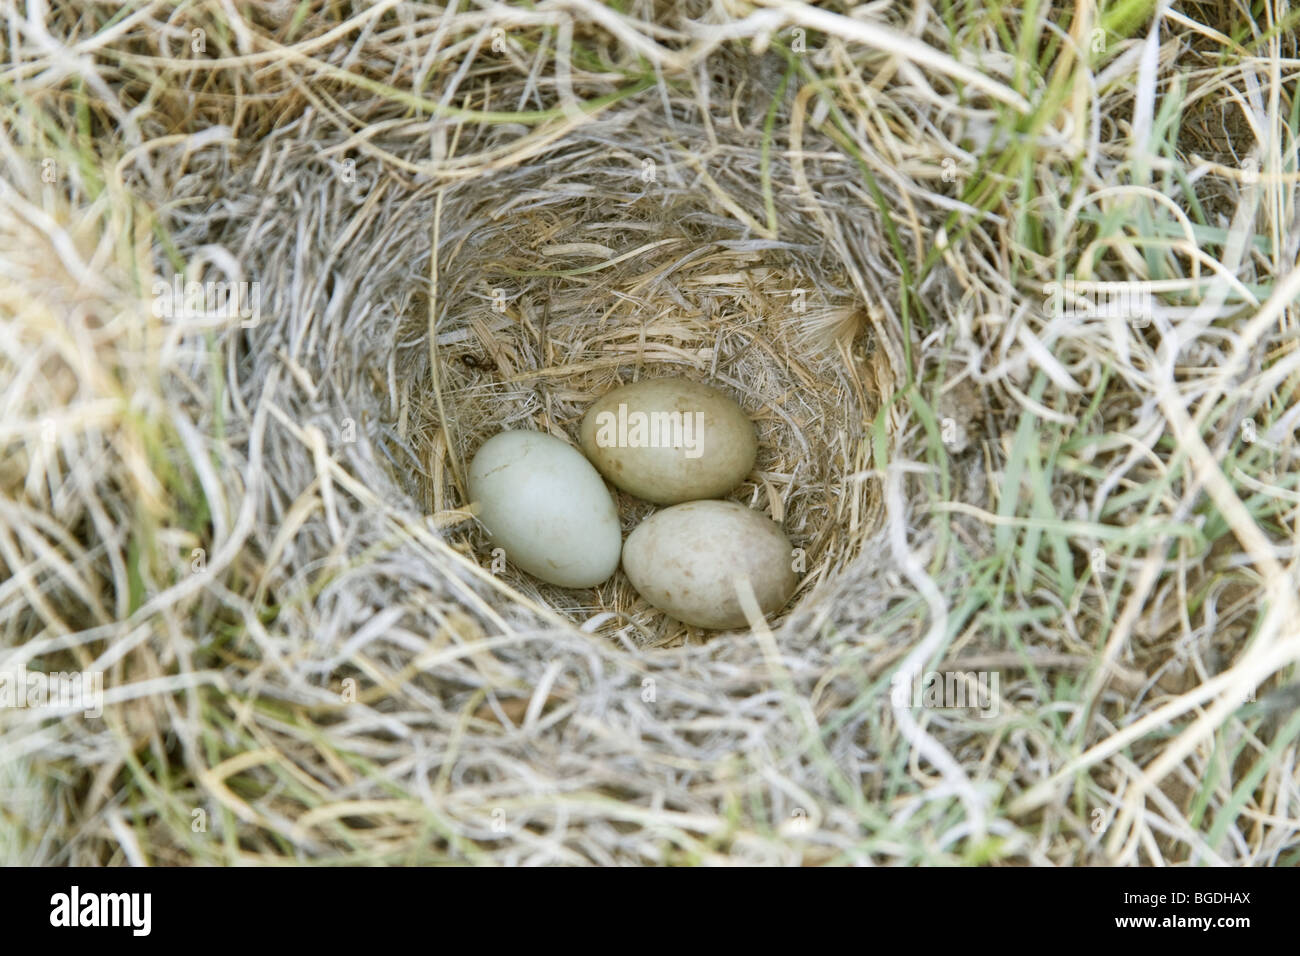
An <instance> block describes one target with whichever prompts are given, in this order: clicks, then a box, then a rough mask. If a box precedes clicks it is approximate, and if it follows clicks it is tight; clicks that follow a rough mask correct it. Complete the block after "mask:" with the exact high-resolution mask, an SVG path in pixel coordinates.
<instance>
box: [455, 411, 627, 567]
mask: <svg viewBox="0 0 1300 956" xmlns="http://www.w3.org/2000/svg"><path fill="white" fill-rule="evenodd" d="M469 493H470V498H471V499H472V501H473V502H474V504H475V505H476V506H477V508H478V519H479V521H481V522H482V523H483V527H485V528H486V529H487V530H488V533H489V534H490V535H491V536H492V543H493V546H500V547H502V548H504V549H505V552H506V560H508V561H510V562H511V563H512V564H514V565H515V566H516V567H518V568H521V569H523V570H524V571H527V572H528V573H529V574H531V575H533V576H535V577H538V578H541V579H542V580H543V581H548V582H550V583H551V584H558V585H559V586H560V587H565V588H586V587H594V586H595V585H597V584H600V583H601V582H602V581H604V580H606V579H607V578H608V577H609V576H610V575H611V574H613V573H614V570H615V569H616V568H617V567H618V558H619V553H620V551H621V550H622V544H623V533H622V529H621V527H620V525H619V520H618V509H617V508H615V506H614V499H613V498H612V497H611V496H610V493H609V489H608V488H606V487H605V482H604V481H602V480H601V477H600V475H599V474H598V473H597V472H596V469H595V468H593V467H592V466H591V463H590V462H589V461H587V459H585V458H583V457H582V453H581V452H579V451H578V450H577V449H576V448H573V447H571V446H570V445H567V444H565V443H564V442H562V441H560V440H559V439H558V438H553V437H552V436H550V435H546V434H543V433H542V432H531V431H506V432H501V433H500V434H498V435H494V436H493V437H491V438H489V439H488V440H487V441H486V442H484V443H483V445H482V447H481V448H479V450H478V452H477V454H475V455H474V460H473V461H472V462H471V463H470V466H469Z"/></svg>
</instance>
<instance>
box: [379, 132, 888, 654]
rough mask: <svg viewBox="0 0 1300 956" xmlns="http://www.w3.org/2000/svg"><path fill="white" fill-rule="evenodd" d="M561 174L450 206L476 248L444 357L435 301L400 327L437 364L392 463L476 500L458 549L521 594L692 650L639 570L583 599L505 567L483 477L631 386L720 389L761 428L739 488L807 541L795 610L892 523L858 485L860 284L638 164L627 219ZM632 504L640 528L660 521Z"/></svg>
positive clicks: (444, 277) (453, 290)
mask: <svg viewBox="0 0 1300 956" xmlns="http://www.w3.org/2000/svg"><path fill="white" fill-rule="evenodd" d="M561 152H563V151H561ZM546 170H547V167H546V166H545V165H543V166H542V167H541V168H540V169H539V175H538V176H537V180H538V182H537V185H536V186H535V187H534V188H532V189H531V190H524V191H523V201H520V202H515V203H513V204H511V205H513V208H511V209H509V210H508V211H503V210H502V209H501V203H499V202H493V201H492V200H491V199H487V200H484V199H481V198H479V197H482V196H487V197H495V196H498V195H499V192H498V190H497V188H496V186H495V184H494V183H493V181H492V178H491V177H485V178H484V179H483V180H481V181H476V182H475V183H474V184H473V185H472V187H465V188H464V191H465V193H467V194H468V195H466V196H465V197H464V198H463V199H462V198H460V197H455V198H453V199H452V201H451V203H450V205H451V206H452V207H453V208H455V209H457V210H459V209H461V208H463V206H464V205H469V206H471V207H472V208H473V210H474V213H475V215H472V216H469V217H465V218H463V219H461V220H460V221H461V222H462V223H463V226H462V228H461V229H459V230H457V231H458V232H459V233H460V234H462V235H465V236H466V241H457V240H458V239H460V236H458V235H453V236H451V237H449V239H448V240H447V241H445V242H444V243H443V247H444V248H448V247H449V248H450V252H449V253H448V254H446V256H447V257H446V259H445V260H444V261H441V262H440V263H439V264H438V270H439V291H438V296H439V299H440V301H439V302H438V303H437V304H436V305H435V309H436V312H437V316H438V319H437V326H436V328H437V344H436V346H435V348H434V349H433V350H432V352H433V356H431V357H430V356H429V352H430V350H429V348H428V334H427V329H428V317H427V316H428V309H429V300H428V297H427V296H425V295H423V294H418V295H413V296H412V297H411V302H410V304H409V307H408V309H407V310H406V316H407V318H406V319H405V321H404V322H403V324H402V326H401V329H400V331H399V334H398V343H397V348H398V351H399V354H405V355H406V356H407V359H408V360H409V361H410V362H412V363H413V364H414V365H415V366H416V368H417V369H418V371H417V372H416V374H415V375H413V376H404V377H403V384H402V386H401V388H402V395H401V402H409V403H410V405H409V407H410V412H409V445H410V453H408V454H405V455H401V454H392V455H390V456H389V460H390V461H392V462H394V463H399V462H400V463H401V464H400V465H399V466H398V467H395V468H394V477H395V479H396V480H397V482H398V483H399V484H400V485H401V486H402V487H403V488H404V490H405V491H406V492H407V493H408V494H410V495H411V496H412V498H413V499H414V500H415V501H416V502H417V503H418V504H419V505H420V506H421V507H423V508H425V509H426V510H427V511H429V512H430V513H432V514H434V515H446V514H448V513H449V512H454V511H456V510H457V509H461V519H462V520H458V521H454V524H451V525H450V526H448V532H449V534H450V537H451V540H453V541H454V542H455V545H456V547H457V548H458V549H460V550H461V551H462V552H463V553H464V554H465V555H467V556H469V557H471V558H472V559H473V560H475V561H476V562H478V563H479V564H480V565H481V566H483V567H485V568H490V569H492V570H493V571H494V573H499V574H501V576H502V578H503V580H504V581H506V582H507V583H508V584H509V585H511V587H513V588H514V589H516V590H517V591H519V592H521V593H524V594H527V595H529V596H530V597H531V598H532V599H533V600H534V601H537V602H544V603H545V604H546V605H547V606H549V607H551V608H555V609H557V610H559V611H560V612H561V613H563V614H565V615H566V616H568V617H569V618H570V619H572V620H574V621H575V623H579V624H587V623H588V622H591V621H592V619H593V618H595V619H598V621H599V623H596V624H595V630H596V632H597V633H601V634H607V635H608V634H613V633H615V632H619V635H620V637H622V638H623V639H630V640H631V641H633V642H634V643H636V644H640V645H646V644H649V645H656V646H659V645H671V644H675V643H678V642H680V641H682V640H685V639H689V638H690V637H691V636H692V634H693V633H694V634H699V633H700V632H698V631H693V629H691V628H688V627H687V626H685V625H681V624H679V623H678V622H676V621H673V620H672V619H670V618H667V617H666V616H665V615H663V614H662V613H660V612H659V611H657V610H655V609H654V608H652V607H650V606H649V605H648V604H646V603H645V602H644V601H642V600H641V599H640V598H639V597H638V596H637V594H636V592H635V591H634V590H633V589H632V587H631V585H630V584H629V582H628V581H627V579H626V577H625V576H624V575H623V573H622V571H621V570H620V571H618V572H616V574H615V575H614V577H613V578H611V579H610V580H609V581H608V582H606V583H605V584H603V585H601V586H600V587H597V588H594V589H582V590H577V591H575V590H568V589H562V588H557V587H554V586H552V585H548V584H545V583H544V582H541V581H538V580H536V579H534V578H532V577H531V576H529V575H527V574H526V573H523V572H521V571H518V570H517V569H514V568H512V567H510V566H509V565H508V563H507V564H506V565H505V566H504V567H502V566H501V563H500V562H494V561H493V557H492V551H493V545H492V543H491V541H490V540H489V539H488V537H487V536H486V534H485V533H484V532H483V530H482V528H481V526H479V525H478V524H477V523H476V522H474V521H472V520H470V517H469V514H468V512H466V511H464V510H463V509H464V508H465V506H466V505H467V503H468V502H467V501H466V493H465V489H464V487H463V476H464V475H465V473H466V470H467V464H468V461H469V460H470V459H471V458H472V456H473V454H474V452H475V450H477V448H478V446H479V445H480V444H482V442H483V441H485V440H486V439H487V438H489V437H491V436H492V435H493V434H495V433H496V432H498V431H500V430H502V429H503V428H516V429H536V430H541V431H547V432H550V433H551V434H553V435H555V436H557V437H560V438H562V439H564V440H566V441H568V442H569V443H570V444H573V445H575V446H576V434H577V424H578V422H579V421H580V419H581V417H582V415H583V414H584V412H585V411H586V409H587V407H588V406H589V405H590V404H591V403H592V402H593V401H595V400H596V399H597V398H599V397H600V396H601V395H603V394H604V393H606V392H607V391H609V390H610V389H612V388H615V387H617V386H619V385H621V384H626V383H628V382H631V381H636V380H640V379H646V378H654V377H662V376H668V375H681V376H684V377H687V378H691V379H694V380H696V381H700V382H705V383H708V384H711V385H714V386H715V387H718V388H721V389H722V390H723V391H725V392H727V393H728V394H730V395H731V396H732V397H733V398H735V399H736V400H737V401H738V402H739V404H740V405H741V407H742V408H743V409H744V410H745V412H746V414H747V415H749V417H750V418H751V419H752V420H753V421H754V422H755V425H756V428H757V431H758V436H759V452H758V460H757V463H756V466H755V469H754V471H753V472H752V473H751V475H750V477H749V478H747V479H746V480H745V481H744V482H743V483H742V484H741V485H740V486H739V487H737V488H736V489H735V490H734V491H733V492H732V493H731V494H730V495H729V496H728V497H729V498H730V499H732V500H735V501H738V502H740V503H742V504H745V505H747V506H749V507H752V508H755V509H756V510H759V511H761V512H763V513H764V514H766V515H768V516H769V517H771V518H772V519H773V520H775V521H776V522H777V523H778V524H780V525H781V526H782V528H783V529H784V530H785V531H786V533H787V535H788V536H789V537H790V539H791V542H792V544H793V545H794V547H795V548H796V549H799V550H798V551H797V552H796V559H797V560H798V561H799V565H797V566H801V570H802V574H801V583H800V587H799V590H798V592H797V593H796V596H795V597H794V598H793V599H792V601H791V603H790V604H789V605H788V607H789V608H793V607H794V606H795V605H797V604H798V602H799V601H801V600H803V599H804V597H805V596H806V595H808V594H809V593H810V592H811V591H812V590H813V588H814V587H815V585H816V584H817V583H818V582H820V581H822V580H825V579H826V578H827V577H828V576H830V575H833V574H834V573H835V571H836V569H838V568H840V567H842V566H843V564H844V563H845V562H847V561H848V560H850V559H851V558H852V557H853V555H854V554H855V553H856V552H857V549H858V547H859V546H860V544H861V542H862V540H863V538H864V537H865V536H866V535H867V534H868V533H869V532H870V531H871V530H873V527H874V508H875V507H876V504H877V503H876V501H875V500H874V499H873V497H872V492H871V491H870V490H869V488H868V487H867V486H865V485H864V484H863V483H862V482H860V481H854V480H853V479H852V477H851V476H853V475H854V474H856V473H858V472H861V471H862V470H863V469H864V468H865V467H866V464H865V462H864V461H863V459H862V454H863V451H862V449H863V448H864V447H865V445H864V442H863V438H864V436H865V434H866V431H867V428H868V427H869V424H870V422H871V421H872V418H873V416H874V414H875V411H876V406H877V402H876V398H875V396H876V386H875V384H874V380H873V379H872V378H871V375H872V370H871V367H870V362H869V349H870V343H869V341H868V339H869V336H868V334H867V332H866V329H865V322H863V321H862V316H861V314H860V312H859V310H857V309H856V308H855V307H854V305H853V304H852V301H851V299H850V298H849V297H848V296H846V295H840V296H836V295H835V293H834V290H836V289H838V288H842V287H843V286H844V284H845V279H844V277H843V275H842V274H841V275H836V272H835V270H836V267H835V264H834V263H833V262H832V263H822V262H818V261H816V260H812V259H810V258H809V255H808V253H809V252H810V251H811V250H810V249H808V248H799V247H797V246H794V247H793V248H791V247H792V246H793V244H785V243H762V242H753V241H746V240H744V239H738V238H737V236H736V228H735V224H734V223H731V222H727V221H726V220H725V219H723V218H722V217H721V216H720V214H719V212H718V210H716V209H713V208H711V205H710V203H709V202H708V197H707V196H703V197H701V196H698V195H695V196H690V195H683V194H682V193H679V192H678V191H677V190H669V191H667V192H668V195H664V191H662V190H661V189H660V188H659V186H658V184H657V183H655V182H649V183H646V182H644V181H643V180H637V177H636V172H637V169H636V167H633V168H631V169H624V170H615V171H613V172H608V173H606V177H607V178H611V179H614V180H615V182H613V183H610V184H609V186H608V188H609V189H610V190H611V191H615V190H617V191H619V192H622V191H626V190H628V188H629V187H628V186H627V184H626V180H627V179H632V180H634V181H635V182H636V187H634V188H633V190H632V192H631V194H630V195H628V196H627V197H626V199H625V201H622V202H620V203H619V204H618V205H619V207H620V208H619V210H618V214H617V216H616V217H611V216H610V215H609V212H608V210H605V209H603V204H602V203H599V202H595V201H593V200H592V198H591V194H590V193H587V194H581V193H580V194H577V195H573V196H570V197H565V198H566V200H567V201H566V202H563V203H557V202H556V201H555V196H554V194H553V192H548V191H547V190H546V188H545V179H546V175H547V174H546ZM619 180H622V181H619ZM515 189H518V186H517V185H516V186H515ZM530 198H531V201H529V200H530ZM457 215H463V214H460V213H459V212H458V213H457ZM450 218H451V217H450V216H449V217H448V219H450ZM629 253H630V254H629ZM442 254H444V253H443V251H442V250H441V249H440V255H442ZM619 258H622V261H614V263H613V265H609V264H608V263H610V262H611V261H613V260H618V259H619ZM823 275H824V276H826V277H827V280H826V281H823V280H822V279H821V277H822V276H823ZM813 276H816V277H817V278H816V280H813V278H812V277H813ZM826 290H830V291H829V294H828V292H827V291H826ZM432 362H436V363H437V365H436V371H435V367H434V366H433V365H432V364H431V363H432ZM381 391H382V388H381ZM381 397H382V396H381ZM444 416H445V418H444ZM444 420H445V421H446V422H447V423H448V427H445V428H444V427H443V426H442V424H441V423H442V422H443V421H444ZM412 462H419V463H420V466H421V467H407V465H408V463H412ZM614 493H615V496H616V502H617V504H618V506H619V512H620V515H621V516H622V519H623V529H624V533H625V534H626V533H628V532H630V531H631V530H632V529H633V528H635V527H636V525H637V524H638V523H640V521H642V520H644V519H645V518H646V517H648V516H649V515H650V514H651V513H653V512H654V510H655V507H654V506H653V505H651V504H649V503H647V502H644V501H642V500H640V499H637V498H635V497H633V496H631V495H628V494H625V493H623V492H621V491H617V490H615V492H614ZM453 520H454V519H453ZM588 626H589V627H590V626H591V625H590V624H589V625H588Z"/></svg>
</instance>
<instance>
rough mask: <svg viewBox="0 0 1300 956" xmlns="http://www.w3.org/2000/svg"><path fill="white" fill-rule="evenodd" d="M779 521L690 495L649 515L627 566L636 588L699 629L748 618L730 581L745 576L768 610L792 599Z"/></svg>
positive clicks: (634, 537) (633, 538)
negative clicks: (700, 499) (690, 497)
mask: <svg viewBox="0 0 1300 956" xmlns="http://www.w3.org/2000/svg"><path fill="white" fill-rule="evenodd" d="M791 550H792V549H791V546H790V539H789V538H787V537H786V536H785V533H784V532H783V531H782V530H781V528H780V526H778V525H777V524H776V522H774V521H772V520H771V519H769V518H768V517H766V516H765V515H762V514H759V513H758V512H757V511H753V510H751V509H750V508H746V507H745V506H744V505H738V504H736V503H735V502H734V501H688V502H687V503H686V504H680V505H674V506H673V507H671V508H665V509H664V510H663V511H660V512H658V513H656V514H653V515H651V516H650V517H649V518H647V519H646V520H645V521H643V522H641V524H640V525H638V526H637V528H636V530H635V531H633V532H632V533H631V534H630V535H628V537H627V542H626V543H625V544H624V546H623V570H624V571H626V572H627V576H628V579H629V580H630V581H631V582H632V586H633V587H635V588H636V589H637V592H638V593H639V594H640V595H641V596H642V597H643V598H645V599H646V600H647V601H649V602H650V603H651V604H653V605H654V606H655V607H657V608H658V609H659V610H661V611H663V612H664V613H665V614H667V615H668V616H670V617H674V618H676V619H677V620H679V621H683V622H684V623H686V624H694V625H695V626H696V627H707V628H726V627H744V626H746V625H747V624H748V621H747V619H746V618H745V613H744V611H742V610H741V607H740V599H739V598H738V597H737V596H736V589H735V586H734V585H733V583H732V577H733V575H740V576H742V577H747V578H748V579H749V582H750V586H751V587H752V588H753V589H754V596H755V597H756V598H757V599H758V606H759V608H760V610H762V612H763V614H764V615H767V614H771V613H773V612H774V611H779V610H780V609H781V608H782V607H784V606H785V603H786V602H787V601H788V600H790V595H791V594H793V593H794V589H795V585H796V584H798V578H797V577H796V575H795V573H794V571H793V570H792V568H791V563H792V555H791Z"/></svg>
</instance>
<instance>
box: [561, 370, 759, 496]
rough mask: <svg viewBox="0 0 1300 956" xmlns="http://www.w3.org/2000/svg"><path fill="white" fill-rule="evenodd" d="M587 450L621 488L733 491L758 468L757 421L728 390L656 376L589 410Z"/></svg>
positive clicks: (650, 492)
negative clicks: (751, 417) (737, 402)
mask: <svg viewBox="0 0 1300 956" xmlns="http://www.w3.org/2000/svg"><path fill="white" fill-rule="evenodd" d="M581 443H582V450H583V451H584V452H586V454H587V457H588V458H590V459H591V461H592V463H593V464H594V465H595V466H596V467H597V468H599V469H600V473H601V474H603V475H604V476H605V477H606V478H608V479H609V480H610V481H611V482H613V483H614V484H615V485H617V486H618V487H619V488H621V489H623V490H624V491H626V492H628V493H629V494H633V495H636V496H637V497H638V498H644V499H645V500H646V501H653V502H655V503H656V504H675V503H677V502H680V501H695V500H698V499H701V498H717V497H719V496H720V495H725V494H727V493H728V492H730V491H732V490H733V489H734V488H735V487H736V486H737V485H738V484H740V483H741V482H742V481H744V480H745V476H746V475H748V474H749V473H750V471H751V470H752V469H753V467H754V458H755V456H756V454H757V452H758V437H757V435H756V434H755V432H754V424H753V422H751V421H750V420H749V419H748V418H747V417H746V416H745V413H744V411H743V410H742V409H741V407H740V406H739V405H737V404H736V402H735V401H733V400H732V399H731V397H730V396H728V395H726V394H724V393H723V392H720V391H718V390H717V389H716V388H711V387H710V386H708V385H701V384H699V383H698V382H693V381H691V380H690V379H685V378H654V379H648V380H646V381H642V382H636V383H634V384H632V385H624V386H622V387H620V388H616V389H614V390H613V391H611V392H609V393H608V394H606V395H603V396H602V397H601V398H600V399H598V400H597V401H596V402H595V403H594V404H593V405H592V406H591V408H589V409H588V410H587V414H586V415H585V416H583V419H582V427H581Z"/></svg>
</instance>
